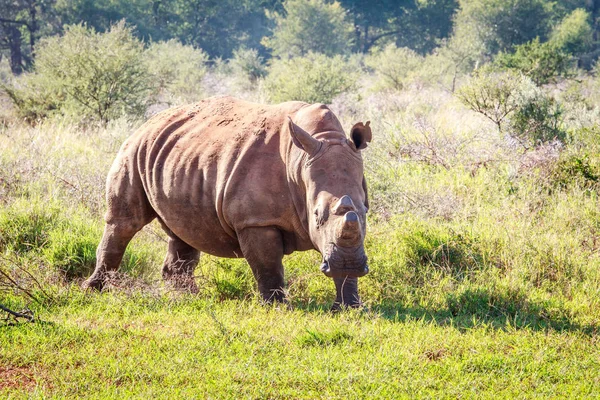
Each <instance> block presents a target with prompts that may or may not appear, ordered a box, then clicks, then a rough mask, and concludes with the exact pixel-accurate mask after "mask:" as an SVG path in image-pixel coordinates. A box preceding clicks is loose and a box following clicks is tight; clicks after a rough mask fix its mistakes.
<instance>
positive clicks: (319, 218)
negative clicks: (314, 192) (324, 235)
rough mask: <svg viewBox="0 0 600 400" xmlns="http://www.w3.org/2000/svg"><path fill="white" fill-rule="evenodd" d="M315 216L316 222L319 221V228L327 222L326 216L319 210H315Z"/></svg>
mask: <svg viewBox="0 0 600 400" xmlns="http://www.w3.org/2000/svg"><path fill="white" fill-rule="evenodd" d="M313 214H314V215H315V220H316V221H317V228H319V227H320V226H322V225H323V223H324V222H325V215H324V213H322V212H321V211H320V210H319V209H318V208H315V211H314V213H313Z"/></svg>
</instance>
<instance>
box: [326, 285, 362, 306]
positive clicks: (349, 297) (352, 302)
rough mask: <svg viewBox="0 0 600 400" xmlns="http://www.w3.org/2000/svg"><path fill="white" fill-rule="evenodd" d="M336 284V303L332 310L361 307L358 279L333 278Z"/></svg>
mask: <svg viewBox="0 0 600 400" xmlns="http://www.w3.org/2000/svg"><path fill="white" fill-rule="evenodd" d="M333 282H334V283H335V292H336V296H335V302H334V303H333V306H332V307H331V309H332V310H333V311H337V310H339V309H341V308H344V307H352V308H356V307H359V306H360V304H361V303H360V298H359V297H358V278H350V277H346V278H333Z"/></svg>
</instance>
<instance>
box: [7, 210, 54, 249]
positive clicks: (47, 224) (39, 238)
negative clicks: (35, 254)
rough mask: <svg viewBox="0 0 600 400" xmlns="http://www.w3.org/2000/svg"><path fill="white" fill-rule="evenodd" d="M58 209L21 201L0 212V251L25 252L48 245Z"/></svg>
mask: <svg viewBox="0 0 600 400" xmlns="http://www.w3.org/2000/svg"><path fill="white" fill-rule="evenodd" d="M57 212H58V210H57V209H56V208H51V207H42V206H41V205H40V204H33V205H32V204H29V203H28V202H25V201H21V202H18V203H16V204H15V205H13V207H10V208H6V209H4V210H2V212H0V252H5V251H11V252H15V253H17V254H25V253H28V252H30V251H38V250H39V249H41V248H44V247H46V246H47V245H48V234H49V231H50V230H51V229H52V226H53V224H54V223H55V221H56V218H57Z"/></svg>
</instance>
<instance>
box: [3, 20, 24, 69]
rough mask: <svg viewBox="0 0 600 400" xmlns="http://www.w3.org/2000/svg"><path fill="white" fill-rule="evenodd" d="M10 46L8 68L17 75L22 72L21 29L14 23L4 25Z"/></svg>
mask: <svg viewBox="0 0 600 400" xmlns="http://www.w3.org/2000/svg"><path fill="white" fill-rule="evenodd" d="M6 32H7V34H8V35H7V36H8V45H9V47H10V70H11V71H12V73H13V74H15V75H19V74H20V73H21V72H23V54H22V53H21V31H20V30H19V28H17V27H16V26H14V25H12V24H11V25H9V26H7V27H6Z"/></svg>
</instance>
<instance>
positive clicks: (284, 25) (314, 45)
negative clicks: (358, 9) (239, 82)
mask: <svg viewBox="0 0 600 400" xmlns="http://www.w3.org/2000/svg"><path fill="white" fill-rule="evenodd" d="M283 8H284V9H285V14H284V15H282V14H279V13H277V12H274V13H268V14H267V15H268V17H269V18H270V19H271V20H273V22H274V23H275V28H274V30H273V36H270V37H265V38H263V41H262V43H263V44H264V45H265V46H266V47H267V48H269V49H271V51H272V53H273V55H274V56H276V57H280V58H288V57H298V56H305V55H307V54H308V53H310V52H315V53H323V54H326V55H328V56H333V55H336V54H347V53H348V52H349V51H350V49H351V47H352V38H353V31H354V27H353V25H352V24H351V23H350V22H348V21H347V20H346V11H345V10H344V9H343V8H342V6H341V5H340V3H338V2H337V1H334V2H332V3H329V2H326V1H324V0H285V1H284V2H283Z"/></svg>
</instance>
